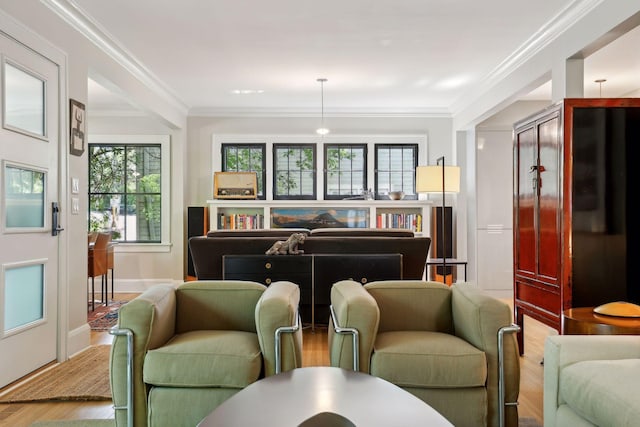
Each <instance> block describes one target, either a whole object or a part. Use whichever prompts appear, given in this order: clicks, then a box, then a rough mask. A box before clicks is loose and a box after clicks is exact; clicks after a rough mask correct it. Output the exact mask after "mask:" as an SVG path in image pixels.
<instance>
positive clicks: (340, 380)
mask: <svg viewBox="0 0 640 427" xmlns="http://www.w3.org/2000/svg"><path fill="white" fill-rule="evenodd" d="M323 412H329V413H333V414H339V415H341V416H343V417H345V418H347V419H348V420H349V421H351V422H352V423H353V424H355V425H356V426H367V427H375V426H385V427H388V426H400V425H401V426H405V427H411V426H416V427H417V426H421V427H424V426H430V427H453V424H451V423H450V422H449V421H447V419H446V418H444V417H443V416H442V415H440V414H439V413H438V412H437V411H436V410H435V409H433V408H432V407H431V406H429V405H427V404H426V403H424V402H423V401H422V400H420V399H418V398H417V397H415V396H414V395H412V394H411V393H409V392H407V391H405V390H403V389H401V388H400V387H397V386H395V385H394V384H391V383H390V382H388V381H385V380H383V379H381V378H377V377H374V376H371V375H368V374H364V373H361V372H354V371H350V370H346V369H341V368H334V367H328V366H316V367H307V368H297V369H293V370H291V371H287V372H283V373H281V374H278V375H272V376H270V377H267V378H264V379H262V380H260V381H256V382H255V383H253V384H251V385H249V386H247V387H246V388H244V389H242V390H241V391H239V392H238V393H236V394H235V395H233V396H231V397H230V398H229V399H228V400H226V401H225V402H223V403H222V404H221V405H220V406H218V407H217V408H216V409H214V410H213V412H212V413H211V414H209V415H208V416H207V417H206V418H205V419H204V420H202V421H201V422H200V423H199V424H198V427H207V426H209V427H213V426H225V427H234V426H242V427H245V426H251V425H256V426H257V425H259V426H261V427H269V426H273V427H287V426H292V427H293V426H299V425H300V424H301V423H303V422H304V421H305V420H308V419H309V418H311V417H313V416H315V415H317V414H319V413H323ZM314 425H317V424H314ZM333 425H338V424H333ZM340 425H344V424H340Z"/></svg>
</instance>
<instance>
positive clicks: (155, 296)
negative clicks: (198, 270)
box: [109, 285, 176, 426]
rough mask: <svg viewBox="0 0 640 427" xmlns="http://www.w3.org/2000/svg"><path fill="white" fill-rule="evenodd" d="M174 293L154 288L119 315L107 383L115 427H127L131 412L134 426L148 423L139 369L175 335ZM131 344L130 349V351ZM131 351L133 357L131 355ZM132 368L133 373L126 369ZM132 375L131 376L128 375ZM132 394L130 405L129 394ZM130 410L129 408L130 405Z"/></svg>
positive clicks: (113, 332) (168, 288)
mask: <svg viewBox="0 0 640 427" xmlns="http://www.w3.org/2000/svg"><path fill="white" fill-rule="evenodd" d="M175 301H176V298H175V289H174V288H173V287H172V286H169V285H157V286H154V287H152V288H150V289H148V290H147V291H146V292H144V293H143V294H141V295H140V296H138V297H137V298H135V299H133V300H132V301H130V302H128V303H127V304H125V305H123V306H122V307H121V308H120V311H119V313H118V325H117V326H116V327H114V328H113V330H112V331H111V333H112V335H114V339H113V344H112V346H111V358H110V367H109V373H110V381H111V391H112V394H113V404H114V406H115V407H117V408H120V409H126V410H127V411H126V412H127V413H126V414H125V412H124V411H121V410H117V411H116V421H117V424H118V425H129V424H130V423H128V422H127V417H128V416H129V412H130V411H133V412H132V413H133V416H132V418H133V425H134V426H143V425H146V422H147V394H146V386H145V385H144V382H143V380H142V366H143V364H144V357H145V355H146V354H147V351H148V350H150V349H153V348H157V347H159V346H161V345H162V344H164V343H165V342H167V341H168V340H169V339H170V338H171V337H172V336H173V335H174V331H175V312H176V303H175ZM128 340H132V343H133V346H132V348H129V347H130V344H131V342H129V343H128V342H127V341H128ZM131 350H132V351H133V354H131V353H130V352H131ZM129 366H130V367H132V373H131V372H130V371H129V370H128V367H129ZM130 374H132V375H130ZM129 390H132V394H133V402H129V399H128V394H127V393H128V392H129ZM131 403H133V407H132V408H130V407H129V406H130V404H131Z"/></svg>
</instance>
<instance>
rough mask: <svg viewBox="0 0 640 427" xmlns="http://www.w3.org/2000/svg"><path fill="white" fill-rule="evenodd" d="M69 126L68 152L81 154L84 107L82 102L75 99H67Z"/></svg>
mask: <svg viewBox="0 0 640 427" xmlns="http://www.w3.org/2000/svg"><path fill="white" fill-rule="evenodd" d="M69 127H70V133H69V145H70V146H69V152H70V153H71V154H73V155H75V156H82V153H84V147H85V136H84V135H85V128H86V120H85V108H84V104H83V103H81V102H78V101H76V100H75V99H70V100H69Z"/></svg>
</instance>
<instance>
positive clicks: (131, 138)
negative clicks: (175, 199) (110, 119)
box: [87, 135, 171, 252]
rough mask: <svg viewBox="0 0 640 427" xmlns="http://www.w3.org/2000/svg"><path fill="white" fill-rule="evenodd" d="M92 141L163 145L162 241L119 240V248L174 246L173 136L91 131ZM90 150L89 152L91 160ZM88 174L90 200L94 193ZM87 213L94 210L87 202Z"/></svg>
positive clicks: (137, 249)
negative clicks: (172, 238)
mask: <svg viewBox="0 0 640 427" xmlns="http://www.w3.org/2000/svg"><path fill="white" fill-rule="evenodd" d="M91 145H112V146H124V145H132V146H134V145H138V146H140V145H160V156H161V159H160V230H161V231H160V242H156V241H154V242H127V241H124V240H123V241H118V245H117V251H118V252H169V250H170V247H171V137H170V136H169V135H89V138H88V148H91V147H90V146H91ZM90 156H91V152H90V150H89V154H88V156H87V163H89V162H90ZM89 180H90V178H89V177H87V196H88V197H89V199H87V203H89V200H90V197H91V194H92V193H90V188H89ZM87 208H88V211H87V214H89V213H90V212H91V209H90V207H89V206H88V205H87Z"/></svg>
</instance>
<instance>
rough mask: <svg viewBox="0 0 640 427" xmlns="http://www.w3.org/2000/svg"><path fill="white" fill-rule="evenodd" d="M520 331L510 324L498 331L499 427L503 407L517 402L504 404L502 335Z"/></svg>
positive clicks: (515, 404)
mask: <svg viewBox="0 0 640 427" xmlns="http://www.w3.org/2000/svg"><path fill="white" fill-rule="evenodd" d="M519 331H520V326H518V325H516V324H512V325H509V326H503V327H502V328H500V329H499V330H498V396H499V399H500V402H499V422H500V427H504V423H505V407H506V406H517V405H518V402H505V400H506V397H505V393H506V391H505V374H504V334H506V333H516V332H519Z"/></svg>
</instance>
